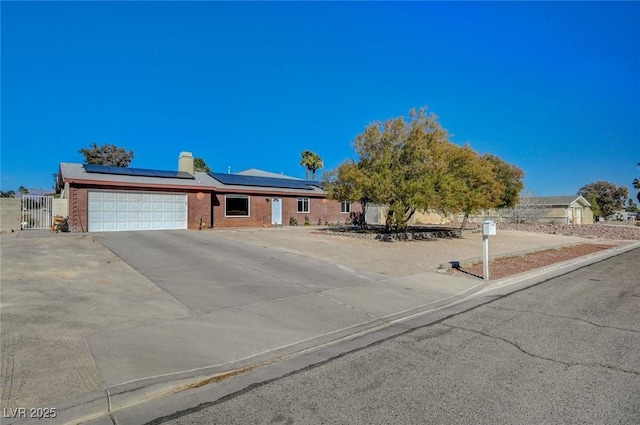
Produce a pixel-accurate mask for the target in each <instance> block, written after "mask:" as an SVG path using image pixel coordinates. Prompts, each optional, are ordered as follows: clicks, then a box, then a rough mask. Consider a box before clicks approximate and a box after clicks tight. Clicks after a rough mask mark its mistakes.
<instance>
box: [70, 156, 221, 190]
mask: <svg viewBox="0 0 640 425" xmlns="http://www.w3.org/2000/svg"><path fill="white" fill-rule="evenodd" d="M88 168H89V170H92V172H89V171H87V169H86V168H85V164H77V163H72V162H61V163H60V175H61V177H62V179H63V181H65V182H72V181H74V182H76V183H78V182H82V183H87V184H96V185H108V184H111V183H115V184H116V185H125V184H131V185H136V186H143V185H148V186H166V187H183V188H191V187H192V188H194V189H197V188H202V189H213V188H214V186H215V181H214V180H213V179H212V178H210V177H209V176H208V175H207V173H200V172H196V173H193V177H189V178H185V177H186V176H184V175H180V176H179V177H178V175H176V177H165V175H166V174H164V175H163V170H149V169H142V168H134V169H129V168H126V167H104V168H102V169H100V168H93V167H92V166H88ZM122 169H124V170H136V171H138V174H136V173H134V172H131V173H123V172H121V171H122ZM144 171H148V172H149V173H144ZM151 172H153V174H151Z"/></svg>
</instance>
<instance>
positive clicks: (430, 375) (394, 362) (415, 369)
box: [153, 249, 640, 425]
mask: <svg viewBox="0 0 640 425" xmlns="http://www.w3.org/2000/svg"><path fill="white" fill-rule="evenodd" d="M639 271H640V249H635V250H633V251H630V252H627V253H624V254H622V255H619V256H617V257H613V258H610V259H608V260H605V261H602V262H600V263H596V264H593V265H591V266H588V267H585V268H582V269H579V270H576V271H574V272H571V273H569V274H567V275H564V276H561V277H558V278H554V279H551V280H549V281H546V282H543V283H541V284H538V285H536V286H532V287H529V288H527V289H524V290H521V291H519V292H515V293H513V294H511V295H508V296H506V297H502V298H499V299H497V300H495V301H492V302H489V303H487V304H484V305H481V306H479V307H477V308H475V309H473V310H470V311H467V312H465V313H462V314H458V315H454V316H452V317H449V318H447V319H445V320H442V321H440V322H437V323H435V324H432V325H429V326H425V327H421V328H418V329H415V330H412V331H408V332H407V333H405V334H403V335H401V336H397V337H392V338H390V339H386V340H384V341H382V342H379V343H374V344H372V345H370V346H368V347H365V348H362V349H358V350H356V351H353V352H350V353H347V354H344V355H341V356H338V357H337V358H335V359H333V360H331V361H328V362H322V363H320V364H319V365H315V366H310V367H307V368H305V369H303V370H300V371H298V372H295V373H290V374H286V375H284V377H281V378H277V379H273V380H271V381H268V382H265V383H263V384H258V385H254V386H252V387H249V388H244V389H240V390H238V391H237V392H235V393H233V394H231V395H228V396H226V397H223V398H221V399H216V398H211V399H209V400H206V401H203V402H202V404H200V405H199V406H198V407H196V408H192V409H189V410H186V411H182V412H177V413H175V414H173V415H170V416H167V417H164V418H160V419H158V420H156V421H154V422H153V423H154V424H157V423H164V424H172V425H177V424H248V423H255V424H262V423H264V424H267V423H283V424H294V423H295V424H344V423H350V424H365V423H366V424H389V423H394V424H425V423H447V424H456V423H458V424H469V423H473V424H497V423H506V424H542V423H554V424H565V423H566V424H568V423H576V424H578V423H579V424H633V423H639V422H640V419H639V418H640V356H639V355H638V353H640V308H639V305H640V281H639V280H638V274H639Z"/></svg>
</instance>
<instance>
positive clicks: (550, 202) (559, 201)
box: [520, 195, 591, 207]
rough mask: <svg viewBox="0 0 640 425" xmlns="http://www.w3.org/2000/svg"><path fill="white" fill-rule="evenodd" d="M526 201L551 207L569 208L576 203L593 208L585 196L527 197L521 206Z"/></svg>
mask: <svg viewBox="0 0 640 425" xmlns="http://www.w3.org/2000/svg"><path fill="white" fill-rule="evenodd" d="M524 199H527V202H528V203H529V204H533V205H541V206H549V207H568V206H569V205H571V204H573V203H576V202H577V203H578V204H580V205H582V206H586V207H590V206H591V204H590V203H589V201H587V200H586V199H585V198H584V197H583V196H580V195H566V196H534V197H526V198H522V199H521V201H520V203H521V204H522V203H523V202H522V200H524Z"/></svg>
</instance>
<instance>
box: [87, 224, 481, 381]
mask: <svg viewBox="0 0 640 425" xmlns="http://www.w3.org/2000/svg"><path fill="white" fill-rule="evenodd" d="M93 237H94V238H95V239H96V240H98V241H99V242H100V243H102V244H103V245H104V246H105V247H107V248H108V249H110V250H111V251H112V252H113V253H115V254H116V255H118V256H119V257H120V258H121V259H123V260H124V261H126V262H127V263H128V264H129V265H130V266H131V267H133V268H134V269H135V270H137V271H138V272H140V273H141V274H143V275H144V276H145V277H146V278H148V279H149V280H150V281H151V282H154V283H155V284H156V285H157V286H158V287H160V288H161V289H163V290H164V291H166V292H167V293H168V294H169V295H171V296H172V297H174V298H175V299H176V300H177V301H178V302H180V303H181V304H182V305H184V306H185V307H186V308H187V309H189V310H190V311H191V313H192V314H191V316H190V317H187V318H182V319H178V320H167V321H160V322H157V323H153V324H149V325H145V326H139V327H134V328H131V329H121V330H115V331H111V332H102V333H97V334H93V335H90V336H88V337H87V342H88V344H89V347H90V348H91V352H92V353H93V357H94V359H95V362H96V365H97V367H98V370H99V372H100V376H101V377H102V379H103V382H104V383H105V384H106V386H108V387H109V386H115V385H120V384H122V383H126V382H131V381H137V380H146V379H150V378H156V377H160V376H167V375H172V374H179V373H184V372H185V371H196V370H201V369H208V368H212V367H217V366H223V365H227V366H226V369H230V368H232V367H233V366H229V365H231V364H235V365H237V362H238V361H246V362H247V364H250V363H255V362H257V361H261V360H263V359H265V358H274V357H277V356H279V355H288V354H291V353H295V352H297V351H300V350H304V349H307V348H310V347H313V346H316V345H318V344H322V343H326V342H329V341H332V340H335V339H339V338H341V337H345V336H348V335H351V334H353V333H357V332H359V331H362V330H366V329H373V328H376V327H380V326H385V325H386V321H387V320H389V317H390V316H393V315H398V314H400V315H401V314H404V313H405V312H407V311H410V310H412V309H415V308H419V307H421V306H424V305H426V304H429V303H431V302H435V301H438V300H441V299H443V298H447V297H450V296H453V295H455V294H458V293H460V292H463V291H465V290H467V289H470V288H472V287H474V286H475V284H474V282H472V281H468V280H465V279H456V278H452V277H449V276H442V275H438V274H435V273H430V274H429V280H428V281H427V280H426V279H425V278H424V276H421V275H417V276H412V277H408V278H401V279H399V280H394V279H389V278H388V277H387V276H384V275H381V274H377V273H372V272H367V271H361V270H354V269H351V268H348V267H345V266H341V265H335V264H330V263H328V262H325V261H323V260H319V259H314V258H310V257H306V256H302V255H299V254H294V253H290V252H284V251H280V250H276V249H272V248H267V247H261V246H256V245H252V244H247V243H244V242H240V241H233V240H228V239H223V238H217V237H215V234H211V233H205V232H202V233H200V232H189V231H168V232H119V233H96V234H93ZM249 359H251V360H249Z"/></svg>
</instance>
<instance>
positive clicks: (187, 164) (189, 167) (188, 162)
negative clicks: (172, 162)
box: [178, 152, 193, 174]
mask: <svg viewBox="0 0 640 425" xmlns="http://www.w3.org/2000/svg"><path fill="white" fill-rule="evenodd" d="M178 171H186V172H187V173H189V174H193V154H192V153H191V152H180V157H178Z"/></svg>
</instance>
